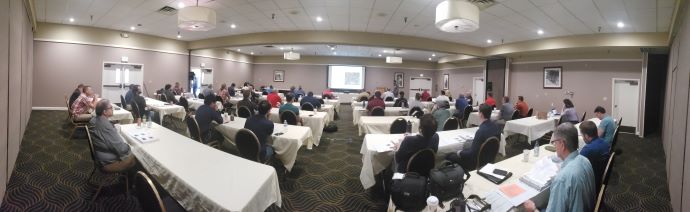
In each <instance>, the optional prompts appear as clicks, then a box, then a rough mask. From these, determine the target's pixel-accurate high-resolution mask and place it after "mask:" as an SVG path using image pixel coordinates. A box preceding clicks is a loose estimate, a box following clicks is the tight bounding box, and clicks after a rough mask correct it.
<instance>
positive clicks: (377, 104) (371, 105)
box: [367, 91, 386, 114]
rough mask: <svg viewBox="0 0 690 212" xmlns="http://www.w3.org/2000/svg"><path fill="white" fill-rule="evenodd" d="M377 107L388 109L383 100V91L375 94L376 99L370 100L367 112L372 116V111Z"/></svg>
mask: <svg viewBox="0 0 690 212" xmlns="http://www.w3.org/2000/svg"><path fill="white" fill-rule="evenodd" d="M375 107H381V108H383V109H386V102H384V101H383V99H381V91H376V92H374V97H372V98H371V99H370V100H369V103H367V111H369V113H370V114H371V110H373V109H374V108H375Z"/></svg>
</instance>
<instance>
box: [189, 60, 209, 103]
mask: <svg viewBox="0 0 690 212" xmlns="http://www.w3.org/2000/svg"><path fill="white" fill-rule="evenodd" d="M191 69H192V72H193V73H194V79H192V83H191V85H192V86H190V88H189V89H190V90H189V91H190V92H192V93H193V94H194V96H197V95H199V93H200V92H201V91H202V90H203V88H205V87H207V86H208V85H211V84H213V69H211V68H200V67H192V68H191Z"/></svg>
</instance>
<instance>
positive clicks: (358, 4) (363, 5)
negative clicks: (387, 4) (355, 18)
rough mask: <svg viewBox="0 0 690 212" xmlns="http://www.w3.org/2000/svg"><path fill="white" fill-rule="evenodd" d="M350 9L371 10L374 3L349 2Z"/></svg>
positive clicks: (354, 0) (357, 0) (353, 0)
mask: <svg viewBox="0 0 690 212" xmlns="http://www.w3.org/2000/svg"><path fill="white" fill-rule="evenodd" d="M350 7H353V8H367V9H371V8H373V7H374V1H371V0H350Z"/></svg>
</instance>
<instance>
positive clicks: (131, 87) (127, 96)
mask: <svg viewBox="0 0 690 212" xmlns="http://www.w3.org/2000/svg"><path fill="white" fill-rule="evenodd" d="M135 87H137V85H135V84H129V90H128V91H127V93H126V94H125V105H129V104H130V103H131V102H132V97H134V93H133V92H132V90H134V88H135ZM123 107H125V106H123Z"/></svg>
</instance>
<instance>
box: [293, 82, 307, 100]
mask: <svg viewBox="0 0 690 212" xmlns="http://www.w3.org/2000/svg"><path fill="white" fill-rule="evenodd" d="M305 95H306V94H305V93H304V90H302V86H301V85H300V86H299V88H297V90H296V91H295V99H296V100H297V99H299V98H302V97H303V96H305ZM296 100H295V101H296Z"/></svg>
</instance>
